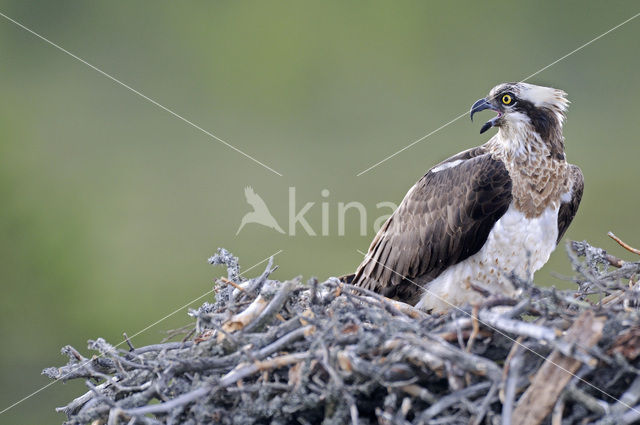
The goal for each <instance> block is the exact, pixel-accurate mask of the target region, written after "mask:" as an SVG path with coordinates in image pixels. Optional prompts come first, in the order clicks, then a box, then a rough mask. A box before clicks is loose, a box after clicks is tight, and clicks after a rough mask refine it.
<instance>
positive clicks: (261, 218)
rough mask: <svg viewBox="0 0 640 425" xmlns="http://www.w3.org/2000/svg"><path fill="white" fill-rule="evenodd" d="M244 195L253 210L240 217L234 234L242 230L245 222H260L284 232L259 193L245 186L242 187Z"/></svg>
mask: <svg viewBox="0 0 640 425" xmlns="http://www.w3.org/2000/svg"><path fill="white" fill-rule="evenodd" d="M244 197H245V198H246V200H247V203H248V204H249V205H251V206H252V207H253V211H251V212H248V213H246V214H245V215H244V217H242V221H241V222H240V227H238V231H237V232H236V235H237V234H238V233H240V230H242V228H243V227H244V225H245V224H247V223H257V224H262V225H263V226H267V227H269V228H271V229H274V230H277V231H278V232H280V233H284V230H282V228H281V227H280V225H278V222H277V221H276V219H275V218H273V215H271V212H270V211H269V208H267V204H265V203H264V201H263V200H262V198H261V197H260V195H258V194H257V193H256V192H254V190H253V188H252V187H251V186H247V187H246V188H245V189H244Z"/></svg>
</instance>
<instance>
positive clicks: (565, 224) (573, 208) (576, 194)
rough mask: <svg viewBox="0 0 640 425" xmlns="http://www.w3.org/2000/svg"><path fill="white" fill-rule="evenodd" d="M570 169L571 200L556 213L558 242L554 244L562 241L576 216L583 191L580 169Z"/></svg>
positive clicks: (576, 167) (572, 166)
mask: <svg viewBox="0 0 640 425" xmlns="http://www.w3.org/2000/svg"><path fill="white" fill-rule="evenodd" d="M570 167H571V168H570V172H571V180H572V182H573V184H572V185H571V200H570V201H569V202H564V203H562V204H561V205H560V210H559V211H558V240H557V241H556V244H558V243H560V239H562V236H564V233H565V232H566V231H567V229H568V228H569V225H570V224H571V222H572V221H573V218H574V217H575V216H576V213H577V212H578V207H579V206H580V201H581V200H582V192H583V191H584V177H583V175H582V171H581V170H580V167H578V166H576V165H571V166H570Z"/></svg>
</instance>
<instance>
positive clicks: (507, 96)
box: [502, 94, 513, 105]
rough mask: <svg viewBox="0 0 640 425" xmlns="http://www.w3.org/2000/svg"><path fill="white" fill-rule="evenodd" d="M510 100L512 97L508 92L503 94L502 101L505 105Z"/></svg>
mask: <svg viewBox="0 0 640 425" xmlns="http://www.w3.org/2000/svg"><path fill="white" fill-rule="evenodd" d="M512 100H513V99H512V98H511V96H509V95H508V94H505V95H504V96H502V103H504V104H505V105H508V104H510V103H511V101H512Z"/></svg>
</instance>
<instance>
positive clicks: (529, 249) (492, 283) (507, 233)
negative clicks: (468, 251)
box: [417, 205, 559, 312]
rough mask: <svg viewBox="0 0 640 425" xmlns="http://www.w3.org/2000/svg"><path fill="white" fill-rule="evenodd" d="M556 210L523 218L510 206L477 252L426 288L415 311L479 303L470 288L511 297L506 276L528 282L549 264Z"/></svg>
mask: <svg viewBox="0 0 640 425" xmlns="http://www.w3.org/2000/svg"><path fill="white" fill-rule="evenodd" d="M558 209H559V207H558V206H555V207H549V208H547V209H546V210H545V211H544V212H543V213H542V214H541V215H540V216H538V217H535V218H527V217H525V215H524V214H523V213H521V212H520V211H518V210H516V209H515V208H514V206H513V205H511V206H510V207H509V209H508V210H507V212H506V213H505V214H504V215H503V216H502V217H501V218H500V219H499V220H498V221H497V222H496V224H495V225H494V226H493V228H492V229H491V232H490V233H489V237H488V238H487V241H486V242H485V244H484V246H483V247H482V248H481V249H480V251H479V252H477V253H476V254H474V255H472V256H471V257H469V258H467V259H466V260H464V261H462V262H460V263H458V264H456V265H454V266H451V267H449V268H448V269H447V270H445V271H444V272H443V273H442V274H441V275H440V276H438V277H437V278H436V279H434V280H432V281H431V282H429V283H428V284H427V286H426V288H427V290H426V291H425V293H424V295H423V297H422V299H421V300H420V302H419V303H418V305H417V307H419V308H423V309H425V310H433V311H434V312H444V311H446V310H449V309H450V308H451V307H452V305H456V306H460V305H463V304H465V303H467V302H472V301H479V300H480V299H481V298H482V296H481V294H480V293H478V292H477V291H475V290H473V289H472V287H471V286H472V285H471V284H474V285H477V286H479V287H482V288H484V289H486V290H488V291H490V292H492V293H503V294H505V295H509V296H513V295H515V289H514V287H513V285H512V284H511V280H510V275H511V273H512V272H513V273H515V275H516V276H518V277H520V278H522V279H527V280H529V279H532V278H533V273H534V272H536V271H537V270H539V269H540V268H541V267H542V266H543V265H544V264H545V263H546V262H547V260H549V256H550V255H551V253H552V252H553V250H554V249H555V247H556V240H557V238H558Z"/></svg>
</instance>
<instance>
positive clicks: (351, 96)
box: [0, 1, 640, 424]
mask: <svg viewBox="0 0 640 425" xmlns="http://www.w3.org/2000/svg"><path fill="white" fill-rule="evenodd" d="M638 11H639V10H638V4H637V3H634V2H615V1H613V2H607V3H606V4H605V3H604V2H600V1H591V2H584V1H572V2H562V3H560V2H555V1H549V2H543V3H540V2H536V3H524V2H523V3H519V2H469V3H461V2H455V3H445V2H437V3H427V2H394V3H392V2H363V1H356V2H342V1H323V2H316V3H311V2H231V1H227V2H215V3H210V4H204V3H195V2H190V3H185V2H169V1H165V2H130V1H126V2H125V1H109V2H105V1H102V2H84V1H65V2H60V1H57V2H44V1H42V2H32V1H11V2H7V1H3V2H1V5H0V12H2V13H4V14H6V15H8V16H10V17H11V18H14V19H16V20H18V21H19V22H21V23H23V24H24V25H26V26H27V27H29V28H31V29H33V30H34V31H36V32H38V33H40V34H42V35H43V36H44V37H47V38H48V39H50V40H52V41H53V42H55V43H58V44H59V45H60V46H62V47H64V48H66V49H68V50H69V51H71V52H73V53H75V54H76V55H78V56H79V57H81V58H83V59H85V60H86V61H88V62H90V63H91V64H93V65H95V66H97V67H98V68H100V69H102V70H104V71H105V72H107V73H110V74H112V75H113V76H114V77H116V78H118V79H121V80H122V81H123V82H125V83H127V84H129V85H130V86H132V87H134V88H135V89H137V90H139V91H140V92H142V93H144V94H146V95H147V96H149V97H151V98H153V99H155V100H157V101H158V102H159V103H161V104H163V105H165V106H167V107H169V108H171V109H173V110H175V111H176V112H177V113H179V114H181V115H183V116H184V117H186V118H187V119H189V120H191V121H193V122H195V123H197V124H198V125H200V126H202V127H203V128H205V129H207V130H210V131H211V132H213V133H214V134H216V135H217V136H219V137H221V138H223V139H225V140H226V141H228V142H229V143H231V144H233V145H234V146H236V147H238V148H239V149H242V150H244V151H245V152H247V153H248V154H250V155H252V156H254V157H255V158H257V159H259V160H260V161H261V162H264V163H265V164H267V165H269V166H270V167H272V168H274V169H275V170H277V171H279V172H280V173H282V174H283V175H284V176H283V177H280V176H277V175H276V174H273V173H271V172H270V171H268V170H266V169H264V168H262V167H261V166H259V165H257V164H255V163H253V162H251V161H249V160H247V159H246V158H245V157H243V156H241V155H239V154H238V153H237V152H234V151H233V150H231V149H229V148H227V147H225V146H224V145H222V144H221V143H219V142H217V141H215V140H213V139H211V138H209V137H207V136H206V135H204V134H202V133H201V132H199V131H197V130H196V129H194V128H192V127H190V126H188V125H187V124H185V123H184V122H182V121H180V120H179V119H177V118H175V117H173V116H171V115H170V114H168V113H167V112H165V111H163V110H161V109H159V108H158V107H156V106H154V105H152V104H151V103H149V102H148V101H146V100H144V99H142V98H140V97H138V96H136V95H134V94H133V93H131V92H130V91H128V90H126V89H125V88H123V87H121V86H119V85H117V84H115V83H114V82H112V81H110V80H108V79H107V78H105V77H104V76H103V75H100V74H99V73H98V72H96V71H94V70H92V69H90V68H89V67H87V66H86V65H84V64H82V63H80V62H78V61H77V60H75V59H73V58H71V57H69V56H67V55H65V54H64V53H62V52H60V51H59V50H57V49H55V48H53V47H52V46H51V45H48V44H46V43H45V42H43V41H42V40H40V39H38V38H36V37H35V36H34V35H32V34H29V33H28V32H26V31H25V30H23V29H20V28H19V27H18V26H16V25H15V24H13V23H11V22H9V21H7V20H6V19H4V18H0V76H1V78H0V108H1V110H0V202H1V208H0V231H1V237H0V270H1V275H0V276H1V285H2V286H1V288H2V293H1V295H0V344H1V347H2V349H0V410H2V409H4V408H5V407H7V406H9V405H10V404H12V403H13V402H15V401H17V400H19V399H20V398H22V397H24V396H26V395H28V394H29V393H31V392H32V391H34V390H36V389H38V388H39V387H41V386H42V385H44V384H47V383H48V382H49V380H48V379H47V378H45V377H44V376H41V375H40V371H41V370H42V369H43V368H44V367H47V366H53V365H61V364H62V363H64V362H65V361H66V359H65V358H63V357H62V356H61V355H60V354H59V350H60V347H62V346H63V345H65V344H72V345H74V346H76V347H77V348H80V349H81V350H82V352H83V353H85V354H88V353H87V351H86V349H85V348H86V340H87V339H90V338H95V337H98V336H103V337H105V338H107V339H108V340H109V341H112V342H119V341H121V335H122V332H123V331H126V332H128V333H129V334H133V333H135V332H137V331H139V330H140V329H143V328H144V327H146V326H147V325H149V324H151V323H153V322H154V321H156V320H157V319H159V318H161V317H163V316H164V315H166V314H168V313H170V312H172V311H174V310H175V309H176V308H178V307H180V306H182V305H184V304H186V303H187V302H189V301H190V300H192V299H194V298H196V297H198V296H199V295H201V294H203V293H204V292H206V291H208V290H209V289H210V288H211V284H212V281H213V280H214V279H215V278H216V277H217V276H219V275H221V274H223V273H224V270H223V269H221V268H213V267H211V266H209V265H207V263H206V259H207V257H208V256H209V255H211V254H213V253H214V252H215V250H216V248H217V247H219V246H223V247H226V248H228V249H229V250H231V251H232V252H234V253H235V254H236V255H238V256H240V258H241V261H242V265H243V266H244V267H245V268H248V267H249V266H251V265H253V264H255V263H257V262H258V261H260V260H262V259H264V258H265V257H267V256H269V255H270V254H272V253H274V252H276V251H278V250H283V252H282V253H281V254H279V255H278V256H277V257H276V263H277V264H279V265H280V268H279V270H278V271H277V273H276V277H278V278H287V277H292V276H295V275H298V274H302V275H303V276H305V277H310V276H312V275H316V276H319V277H321V278H325V277H327V276H330V275H338V274H342V273H347V272H349V271H352V270H353V269H354V267H355V266H356V265H357V264H358V262H359V261H360V259H361V256H360V254H358V253H357V252H356V249H361V250H365V249H366V248H367V246H368V243H369V241H370V240H371V238H372V236H373V232H372V230H371V227H372V222H373V217H374V216H377V215H378V214H379V213H380V212H384V213H386V212H387V210H386V209H385V210H381V211H378V210H376V203H378V202H382V201H393V202H396V203H397V202H399V201H400V200H401V199H402V197H403V196H404V194H405V192H406V190H407V189H408V188H409V187H410V186H411V185H412V184H413V183H414V182H415V181H416V180H417V179H418V178H419V177H420V176H421V175H422V174H423V173H424V172H425V171H426V170H427V169H428V168H429V167H431V166H432V165H433V164H435V163H436V162H438V161H440V160H441V159H443V158H445V157H446V156H448V155H450V154H453V153H456V152H458V151H460V150H462V149H466V148H468V147H471V146H474V145H477V144H480V143H482V142H484V141H485V140H487V138H488V137H489V136H488V135H482V136H481V135H479V134H478V131H479V128H480V123H474V124H472V123H470V122H469V120H468V119H467V118H466V117H465V118H463V119H460V120H458V121H456V122H455V123H454V124H452V125H450V126H448V127H447V128H445V129H444V130H442V131H440V132H438V133H437V134H435V135H433V136H431V137H429V138H427V139H426V140H424V141H423V142H421V143H418V144H417V145H415V146H413V147H412V148H410V149H408V150H406V151H405V152H402V153H400V154H398V155H397V156H396V157H394V158H393V159H391V160H389V161H388V162H385V163H384V164H382V165H380V166H379V167H377V168H375V169H373V170H371V171H369V172H368V173H366V174H364V175H363V176H361V177H356V174H357V173H358V172H360V171H362V170H364V169H365V168H367V167H369V166H370V165H372V164H374V163H376V162H378V161H379V160H381V159H383V158H385V157H386V156H387V155H390V154H392V153H393V152H395V151H397V150H398V149H400V148H402V147H404V146H406V145H407V144H409V143H410V142H412V141H414V140H416V139H418V138H420V137H421V136H423V135H425V134H427V133H429V132H431V131H432V130H434V129H436V128H437V127H439V126H441V125H442V124H444V123H446V122H447V121H449V120H451V119H452V118H454V117H456V116H457V115H459V114H461V113H463V112H464V111H466V110H468V109H469V106H470V105H471V104H472V103H473V102H474V101H475V100H476V99H478V98H480V97H482V96H484V95H486V93H487V92H488V91H489V89H490V88H491V87H492V86H494V85H495V84H497V83H500V82H504V81H514V80H519V79H522V78H524V77H526V76H528V75H530V74H532V73H533V72H535V71H537V70H539V69H540V68H542V67H544V66H546V65H547V64H549V63H551V62H553V61H555V60H556V59H558V58H560V57H561V56H563V55H565V54H566V53H568V52H570V51H571V50H573V49H575V48H576V47H578V46H580V45H581V44H583V43H585V42H587V41H589V40H591V39H593V38H594V37H596V36H597V35H599V34H602V33H603V32H605V31H607V30H608V29H610V28H611V27H613V26H615V25H617V24H619V23H620V22H622V21H624V20H625V19H627V18H629V17H631V16H633V15H634V14H635V13H637V12H638ZM639 41H640V19H637V20H636V21H632V22H630V23H628V24H627V25H625V26H623V27H621V28H620V29H618V30H616V31H614V32H612V33H611V34H608V35H606V36H605V37H603V38H602V39H601V40H598V41H597V42H595V43H594V44H592V45H590V46H588V47H586V48H585V49H583V50H581V51H579V52H578V53H576V54H574V55H572V56H570V57H568V58H566V59H564V60H562V61H561V62H559V63H557V64H555V65H554V66H552V67H551V68H549V69H547V70H545V71H544V72H542V73H540V74H539V75H537V76H535V77H534V78H533V79H532V80H530V81H531V82H533V83H537V84H543V85H550V86H554V87H558V88H562V89H564V90H565V91H567V92H568V93H569V98H570V100H571V101H572V105H571V108H570V110H569V114H568V121H567V124H566V127H565V136H566V139H567V151H568V158H569V160H570V161H571V162H574V163H576V164H579V165H580V166H581V167H582V169H583V171H584V174H585V179H586V190H585V196H584V199H583V203H582V206H581V209H580V212H579V213H578V216H577V218H576V220H575V222H574V225H573V226H572V227H571V228H570V230H569V232H568V237H569V238H574V239H579V240H582V239H587V240H588V241H590V242H592V243H594V244H596V245H599V246H602V247H604V248H606V249H609V250H610V251H611V252H612V253H614V254H617V255H620V256H622V257H624V258H628V257H629V254H628V253H626V252H624V251H622V250H621V249H620V248H618V247H617V246H616V245H615V244H614V243H613V242H612V241H611V240H609V239H608V238H607V237H606V232H607V231H608V230H613V231H614V232H616V233H617V234H618V235H619V236H621V237H623V238H624V239H625V240H627V241H628V242H629V243H631V244H635V245H640V229H639V228H638V218H637V214H638V205H639V202H638V175H639V172H638V154H640V138H639V136H638V134H639V133H640V118H639V117H638V113H639V111H640V108H639V107H638V105H639V103H638V102H639V100H640V84H639V83H638V69H639V68H640V55H638V42H639ZM491 133H493V132H491ZM249 185H250V186H252V187H253V188H254V189H255V191H256V192H257V193H258V194H259V195H261V196H262V198H263V199H264V200H265V202H266V203H267V205H268V206H269V207H270V209H271V212H272V213H273V215H274V216H275V217H276V219H277V220H278V222H279V223H280V225H281V226H282V227H283V228H285V229H286V228H287V217H288V188H289V187H295V188H296V198H297V206H296V208H297V210H299V209H300V208H301V206H302V205H303V204H304V203H306V202H315V205H314V206H313V207H312V208H311V210H310V212H309V213H308V214H307V215H306V218H307V219H308V221H309V223H310V224H311V225H312V226H313V227H314V229H315V230H316V232H318V233H319V232H320V229H321V207H320V202H323V201H324V202H328V204H329V210H330V214H329V216H330V217H329V219H330V222H329V224H330V229H329V233H330V236H315V237H312V236H308V235H306V233H305V232H304V231H303V230H302V228H301V227H298V229H297V231H298V232H297V235H296V236H295V237H293V236H288V235H282V234H279V233H277V232H275V231H273V230H270V229H267V228H265V227H261V226H258V225H256V224H249V225H247V226H246V227H245V228H244V229H243V230H242V232H241V233H240V234H239V235H238V236H236V235H235V233H236V230H237V229H238V226H239V224H240V219H241V218H242V216H243V215H244V214H245V213H247V212H249V211H250V210H251V208H250V207H249V206H248V205H247V204H246V202H245V199H244V193H243V190H244V187H245V186H249ZM323 189H328V190H329V191H330V194H329V196H328V197H326V198H323V197H322V196H321V191H322V190H323ZM350 201H360V202H362V203H363V204H364V205H365V206H366V207H367V208H368V211H369V214H370V216H369V220H370V222H369V228H368V231H369V234H368V235H367V236H360V235H359V229H358V221H357V219H356V214H355V213H353V212H352V214H350V215H349V220H347V228H346V229H347V231H346V235H345V236H342V237H341V236H337V205H338V202H350ZM262 267H263V266H260V268H256V269H254V270H253V271H252V272H251V273H250V275H252V274H254V273H255V274H257V273H259V272H260V271H261V270H262ZM552 272H557V273H560V274H565V275H567V274H571V270H570V268H569V266H568V262H567V260H566V255H565V253H564V249H562V248H561V249H558V250H557V251H556V253H555V254H554V255H553V257H552V259H551V261H550V262H549V264H548V265H547V266H546V267H545V268H544V269H543V270H542V271H540V272H539V273H538V274H537V282H538V283H539V284H554V285H559V286H562V285H564V286H565V287H566V285H568V284H567V283H565V282H562V281H560V280H557V279H556V278H554V277H553V276H552ZM201 302H202V301H199V302H197V303H195V304H194V306H197V305H199V304H200V303H201ZM189 321H190V320H189V318H188V316H187V315H186V311H181V312H179V313H178V314H176V315H175V316H172V317H171V318H169V319H167V320H166V321H164V322H162V323H161V324H159V325H157V326H155V327H153V328H151V329H149V330H147V331H146V332H144V333H143V334H141V335H140V336H138V337H136V338H135V339H134V341H133V342H134V344H136V345H142V344H146V343H152V342H157V341H158V340H159V339H160V338H162V337H163V335H164V333H163V332H164V331H165V330H167V329H171V328H176V327H179V326H181V325H183V324H186V323H189ZM84 390H85V388H84V386H83V384H82V383H69V384H62V383H56V384H55V385H53V386H51V387H50V388H47V389H46V390H44V391H42V392H40V393H38V394H37V395H35V396H34V397H32V398H30V399H28V400H26V401H24V402H23V403H21V404H19V405H17V406H16V407H14V408H12V409H11V410H9V411H8V412H6V413H4V414H2V415H0V423H2V424H5V423H6V424H17V423H25V424H26V423H31V424H35V423H60V422H62V421H63V419H64V415H62V414H56V413H55V412H54V410H53V409H54V407H56V406H60V405H63V404H65V403H66V402H67V401H69V400H70V399H71V398H73V397H75V396H77V395H79V394H80V393H81V392H83V391H84Z"/></svg>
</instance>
